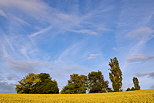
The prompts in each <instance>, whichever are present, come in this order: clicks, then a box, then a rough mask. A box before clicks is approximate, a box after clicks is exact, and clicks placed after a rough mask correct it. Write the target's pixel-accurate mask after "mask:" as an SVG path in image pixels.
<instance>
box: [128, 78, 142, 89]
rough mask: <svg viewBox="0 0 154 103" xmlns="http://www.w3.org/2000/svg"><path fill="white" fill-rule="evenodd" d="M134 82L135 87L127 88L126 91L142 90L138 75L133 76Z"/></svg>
mask: <svg viewBox="0 0 154 103" xmlns="http://www.w3.org/2000/svg"><path fill="white" fill-rule="evenodd" d="M133 83H134V87H132V88H127V90H126V91H133V90H140V85H139V81H138V79H137V77H133Z"/></svg>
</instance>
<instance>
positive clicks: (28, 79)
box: [16, 73, 59, 94]
mask: <svg viewBox="0 0 154 103" xmlns="http://www.w3.org/2000/svg"><path fill="white" fill-rule="evenodd" d="M51 79H52V78H51V77H50V75H49V74H47V73H40V74H34V73H29V74H28V75H27V76H25V77H24V78H23V79H22V80H20V81H18V82H19V85H16V91H17V93H19V94H57V93H59V89H58V85H57V82H56V81H55V80H51Z"/></svg>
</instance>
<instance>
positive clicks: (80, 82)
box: [61, 74, 87, 94]
mask: <svg viewBox="0 0 154 103" xmlns="http://www.w3.org/2000/svg"><path fill="white" fill-rule="evenodd" d="M86 90H87V76H85V75H78V74H72V75H70V80H68V84H67V85H66V86H65V87H64V88H63V89H62V91H61V93H62V94H81V93H86Z"/></svg>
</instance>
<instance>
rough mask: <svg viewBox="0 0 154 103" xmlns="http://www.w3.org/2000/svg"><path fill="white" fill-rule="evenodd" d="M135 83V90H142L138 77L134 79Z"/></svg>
mask: <svg viewBox="0 0 154 103" xmlns="http://www.w3.org/2000/svg"><path fill="white" fill-rule="evenodd" d="M133 83H134V88H135V90H140V85H139V81H138V79H137V77H133Z"/></svg>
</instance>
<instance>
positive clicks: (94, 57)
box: [87, 54, 100, 60]
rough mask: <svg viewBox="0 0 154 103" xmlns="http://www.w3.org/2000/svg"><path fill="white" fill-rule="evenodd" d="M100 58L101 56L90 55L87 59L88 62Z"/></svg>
mask: <svg viewBox="0 0 154 103" xmlns="http://www.w3.org/2000/svg"><path fill="white" fill-rule="evenodd" d="M98 56H100V54H89V56H88V57H87V59H88V60H93V59H96V58H97V57H98Z"/></svg>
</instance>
